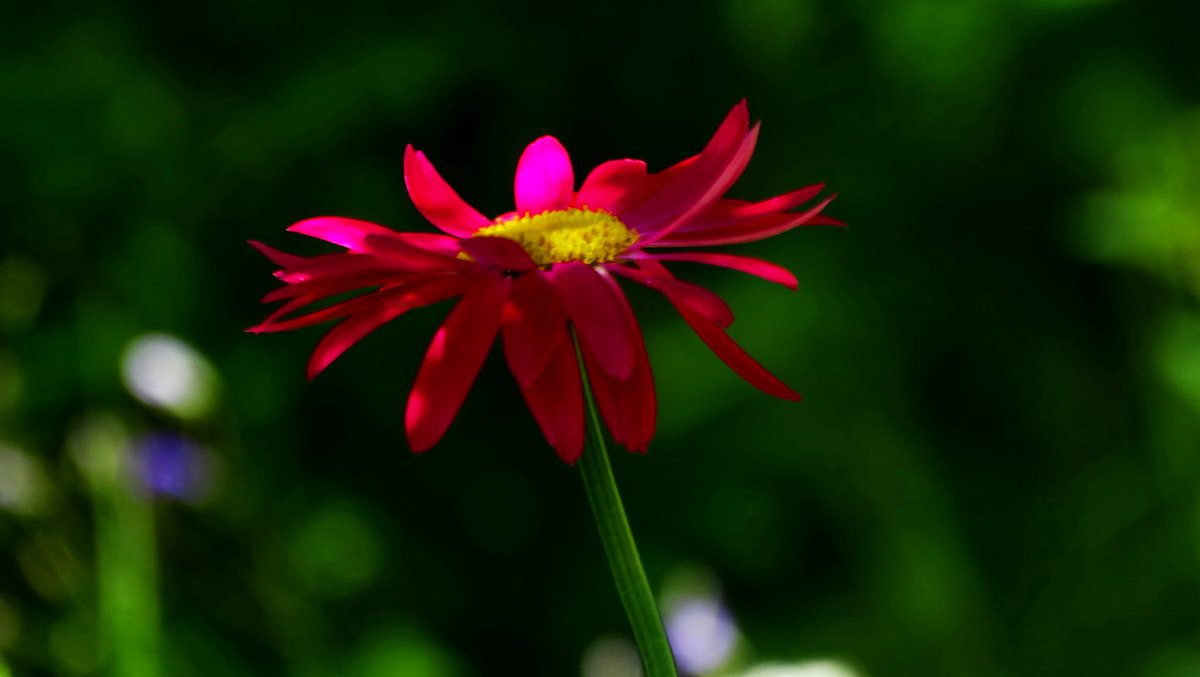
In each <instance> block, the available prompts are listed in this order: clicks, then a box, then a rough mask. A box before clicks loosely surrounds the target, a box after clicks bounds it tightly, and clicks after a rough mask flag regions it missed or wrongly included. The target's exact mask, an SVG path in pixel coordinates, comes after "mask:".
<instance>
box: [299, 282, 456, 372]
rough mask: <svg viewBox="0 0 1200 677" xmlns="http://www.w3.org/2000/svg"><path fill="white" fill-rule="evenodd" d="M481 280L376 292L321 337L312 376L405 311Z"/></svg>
mask: <svg viewBox="0 0 1200 677" xmlns="http://www.w3.org/2000/svg"><path fill="white" fill-rule="evenodd" d="M478 281H479V278H478V277H474V276H466V275H456V276H442V277H436V278H432V279H429V280H427V281H425V282H420V283H417V284H414V285H412V286H411V287H406V288H404V289H402V290H401V289H397V290H395V291H394V292H381V293H380V294H378V295H373V299H372V300H373V301H374V303H372V304H370V306H368V309H367V310H363V311H362V312H359V313H358V314H356V315H352V316H350V317H349V318H347V319H345V320H343V321H342V322H341V323H340V324H338V325H337V326H336V327H334V328H333V329H332V330H330V332H329V333H328V334H326V335H325V336H324V338H322V339H321V342H320V343H318V344H317V347H316V349H314V350H313V354H312V357H311V358H309V361H308V377H309V378H310V379H311V378H313V377H315V376H316V375H317V374H318V373H320V372H321V370H322V369H324V368H325V367H328V366H329V364H330V363H332V362H333V361H334V360H336V359H337V358H338V357H339V356H341V354H342V353H344V352H346V349H347V348H349V347H350V346H352V345H354V344H355V343H357V342H358V341H359V340H361V339H362V338H363V337H364V336H366V335H367V334H369V333H371V332H372V331H375V330H376V329H377V328H379V326H380V325H382V324H384V323H386V322H390V321H391V320H393V319H395V318H396V317H399V316H400V315H402V314H403V313H406V312H408V311H409V310H412V309H413V308H420V307H421V306H427V305H429V304H431V303H436V302H438V301H442V300H445V299H448V298H451V297H454V296H458V295H460V294H462V293H463V292H464V291H466V290H467V289H468V288H470V286H471V285H473V284H476V283H477V282H478Z"/></svg>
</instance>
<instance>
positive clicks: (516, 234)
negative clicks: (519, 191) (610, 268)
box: [474, 208, 637, 266]
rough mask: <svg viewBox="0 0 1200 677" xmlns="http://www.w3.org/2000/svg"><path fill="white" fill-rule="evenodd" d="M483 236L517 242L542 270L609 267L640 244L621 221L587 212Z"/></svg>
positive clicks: (521, 221) (514, 224)
mask: <svg viewBox="0 0 1200 677" xmlns="http://www.w3.org/2000/svg"><path fill="white" fill-rule="evenodd" d="M480 235H484V236H491V237H503V238H508V239H509V240H513V241H515V242H516V243H517V244H519V245H521V246H522V247H524V249H525V251H526V252H528V253H529V257H530V258H532V259H533V260H534V262H535V263H537V264H538V265H539V266H546V265H549V264H551V263H565V262H567V261H582V262H584V263H586V264H588V265H591V264H594V263H605V262H608V261H613V260H615V259H616V258H617V256H619V255H620V254H621V253H622V252H624V251H625V250H626V249H629V246H630V245H632V244H633V243H634V242H637V233H635V232H633V231H632V230H630V229H629V228H628V227H627V226H626V225H625V224H623V223H621V222H620V220H618V219H617V217H615V216H613V215H612V214H609V213H608V212H606V211H603V210H600V209H586V208H584V209H576V208H571V209H559V210H555V211H549V212H542V213H540V214H529V215H527V216H521V217H518V218H515V219H512V220H510V221H503V222H501V223H496V224H493V225H490V226H485V227H483V228H480V229H479V230H477V231H475V235H474V236H475V237H478V236H480Z"/></svg>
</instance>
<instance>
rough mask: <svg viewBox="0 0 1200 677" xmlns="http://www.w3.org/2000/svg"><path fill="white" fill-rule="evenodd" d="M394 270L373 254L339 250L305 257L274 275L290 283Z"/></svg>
mask: <svg viewBox="0 0 1200 677" xmlns="http://www.w3.org/2000/svg"><path fill="white" fill-rule="evenodd" d="M395 272H396V270H395V268H394V267H393V266H392V265H390V263H389V262H386V261H382V260H380V259H378V258H376V257H374V256H370V255H368V254H355V253H352V252H341V253H338V254H322V255H320V256H313V257H311V258H308V259H305V260H304V261H302V262H300V263H297V264H295V265H294V266H292V267H290V268H288V269H287V270H282V271H280V272H278V273H276V274H275V277H278V278H279V279H280V280H283V281H284V282H287V283H289V284H292V283H298V282H307V281H310V280H319V279H330V278H336V277H340V276H344V275H361V274H368V273H377V274H389V273H391V274H394V273H395Z"/></svg>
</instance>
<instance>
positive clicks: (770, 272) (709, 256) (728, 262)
mask: <svg viewBox="0 0 1200 677" xmlns="http://www.w3.org/2000/svg"><path fill="white" fill-rule="evenodd" d="M647 256H649V257H650V258H652V259H654V260H655V261H691V262H693V263H707V264H708V265H710V266H721V267H722V268H731V269H733V270H738V271H741V272H743V273H749V274H751V275H757V276H758V277H761V278H762V279H764V280H767V281H768V282H774V283H776V284H781V285H783V286H785V287H787V288H788V289H796V288H797V287H798V286H799V283H798V282H796V276H795V275H792V273H791V271H789V270H788V269H786V268H784V267H783V266H778V265H775V264H774V263H769V262H767V261H763V260H761V259H754V258H750V257H748V256H734V255H733V254H717V253H713V252H671V253H659V252H654V253H653V254H647Z"/></svg>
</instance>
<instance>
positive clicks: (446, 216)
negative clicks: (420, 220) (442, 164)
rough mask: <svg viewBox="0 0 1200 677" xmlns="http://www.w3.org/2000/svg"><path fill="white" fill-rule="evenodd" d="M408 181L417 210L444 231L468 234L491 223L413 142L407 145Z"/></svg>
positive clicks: (405, 155)
mask: <svg viewBox="0 0 1200 677" xmlns="http://www.w3.org/2000/svg"><path fill="white" fill-rule="evenodd" d="M404 185H405V186H407V187H408V196H409V198H411V199H412V201H413V205H415V206H416V208H417V211H419V212H421V215H422V216H424V217H425V218H426V219H429V222H430V223H432V224H433V225H435V226H437V227H438V228H441V229H442V230H443V231H444V232H447V233H449V234H451V235H455V236H457V237H467V236H469V235H470V234H471V233H474V232H475V231H477V230H479V229H480V228H483V227H484V226H486V225H488V224H489V223H490V221H488V219H487V218H486V217H485V216H483V215H482V214H480V213H479V212H477V211H475V209H474V208H473V207H471V206H470V205H468V204H467V203H466V202H465V201H464V200H463V199H462V198H461V197H459V196H458V193H455V192H454V189H453V188H451V187H450V185H449V184H447V183H446V182H445V180H443V179H442V177H441V176H440V175H439V174H438V173H437V170H436V169H434V168H433V164H432V163H430V162H429V160H428V159H427V158H426V157H425V154H424V153H422V152H421V151H418V150H413V147H412V146H411V145H409V146H407V147H406V148H405V149H404Z"/></svg>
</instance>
